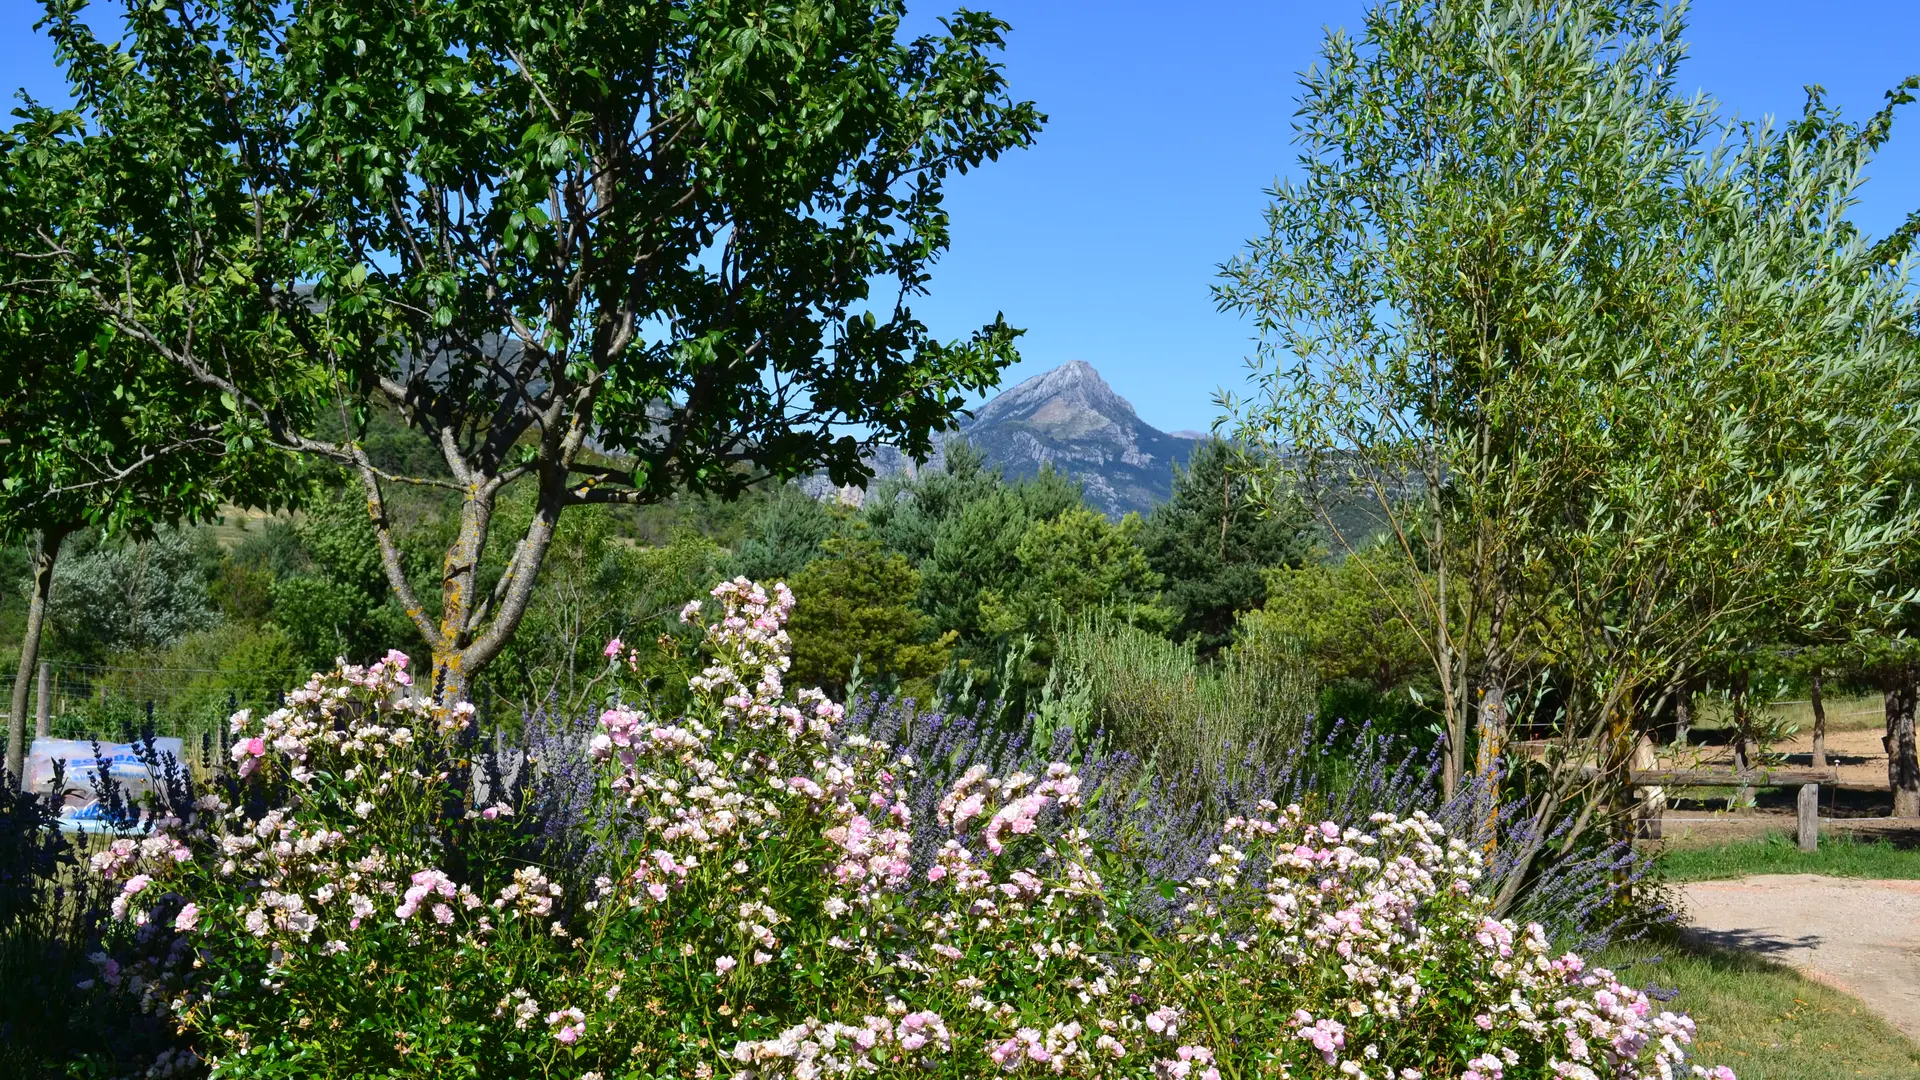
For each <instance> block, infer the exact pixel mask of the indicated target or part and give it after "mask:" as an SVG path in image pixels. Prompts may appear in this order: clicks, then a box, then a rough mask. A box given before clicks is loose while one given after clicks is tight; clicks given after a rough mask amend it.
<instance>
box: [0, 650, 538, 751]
mask: <svg viewBox="0 0 1920 1080" xmlns="http://www.w3.org/2000/svg"><path fill="white" fill-rule="evenodd" d="M49 667H50V669H51V670H50V671H49V673H48V674H49V676H50V677H49V678H48V680H47V682H48V688H47V689H48V693H47V695H46V703H45V705H44V706H42V704H41V702H40V694H39V686H38V683H39V681H40V680H39V678H38V677H37V676H35V677H31V678H29V679H28V680H27V682H28V687H27V690H28V692H27V710H26V730H27V733H28V736H29V737H30V738H31V737H32V736H33V735H35V734H38V733H40V730H41V729H39V728H38V726H37V725H38V721H39V717H40V715H42V713H44V714H45V716H46V718H47V722H46V726H45V729H44V733H45V734H46V735H47V736H49V737H51V738H56V739H99V740H100V741H101V742H127V741H130V740H132V739H133V738H134V737H135V736H137V735H139V734H140V733H142V732H143V731H151V732H152V733H153V734H154V735H156V736H163V737H166V736H170V737H173V738H178V739H181V740H183V741H185V742H186V743H187V745H188V746H189V748H192V747H194V746H195V744H197V743H198V742H200V741H201V740H202V739H203V737H204V736H210V737H211V739H212V742H213V743H214V744H220V743H221V740H222V739H223V738H224V737H225V732H226V730H227V721H228V719H229V718H230V717H232V716H233V714H234V713H235V712H237V711H239V710H241V709H252V710H255V711H256V712H258V711H262V710H270V709H274V708H277V707H279V705H280V704H281V703H282V702H283V701H284V700H285V696H286V693H287V691H288V690H291V689H293V688H295V687H298V686H300V685H302V684H304V683H305V682H306V680H307V677H308V675H309V674H310V673H309V672H307V671H304V670H302V671H293V670H285V671H281V670H276V669H260V670H255V671H245V672H235V671H231V670H220V669H214V668H189V667H125V666H113V665H104V664H75V663H63V662H59V661H53V662H50V664H49ZM15 680H16V676H15V675H14V674H12V673H8V674H5V675H0V724H6V723H10V722H11V720H12V717H11V716H10V715H9V713H10V710H11V703H12V700H13V687H14V682H15ZM486 697H487V700H485V701H478V702H476V703H475V704H476V705H478V706H479V714H480V719H481V720H482V722H483V723H490V722H491V721H492V720H493V719H494V716H495V714H496V713H499V714H500V715H501V716H503V717H504V716H506V712H507V710H506V706H505V703H504V702H501V701H496V700H493V699H492V695H486ZM518 717H519V713H518V712H517V711H515V712H513V714H512V717H509V719H515V718H518Z"/></svg>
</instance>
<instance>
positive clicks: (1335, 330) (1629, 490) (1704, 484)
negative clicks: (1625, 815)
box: [1221, 0, 1920, 887]
mask: <svg viewBox="0 0 1920 1080" xmlns="http://www.w3.org/2000/svg"><path fill="white" fill-rule="evenodd" d="M1683 29H1684V24H1683V12H1681V11H1679V10H1676V9H1673V8H1670V7H1669V6H1667V5H1665V4H1661V3H1655V2H1652V0H1574V2H1571V3H1560V2H1551V3H1549V2H1539V0H1501V2H1497V3H1492V4H1482V3H1477V2H1475V3H1465V2H1457V0H1424V2H1409V3H1385V4H1381V5H1379V6H1377V7H1375V8H1373V9H1372V10H1371V11H1370V12H1369V14H1368V16H1367V19H1366V23H1365V29H1364V32H1363V33H1362V34H1361V35H1360V36H1359V37H1358V38H1357V39H1353V40H1350V39H1348V38H1347V37H1345V36H1344V35H1340V34H1335V35H1333V36H1332V37H1330V38H1329V40H1328V43H1327V46H1326V51H1325V60H1324V62H1323V63H1322V64H1321V65H1320V66H1318V67H1316V68H1315V69H1314V70H1313V71H1312V72H1310V73H1309V75H1308V76H1307V77H1306V82H1305V94H1304V98H1303V101H1302V107H1301V110H1300V113H1299V125H1298V127H1299V131H1300V138H1301V142H1302V144H1303V147H1304V153H1303V155H1302V158H1301V162H1300V177H1301V178H1300V179H1299V180H1298V181H1296V182H1292V183H1289V184H1286V185H1283V186H1282V187H1281V188H1280V189H1278V190H1277V191H1276V192H1275V193H1274V202H1273V204H1272V207H1271V209H1270V210H1269V214H1268V226H1269V228H1268V231H1267V233H1266V235H1264V236H1263V237H1261V238H1260V239H1258V240H1256V241H1255V242H1254V244H1253V245H1252V247H1251V248H1250V249H1249V251H1248V252H1247V253H1246V254H1245V255H1244V256H1243V257H1242V258H1241V259H1240V260H1238V261H1236V262H1235V263H1234V264H1232V265H1231V266H1230V267H1229V268H1228V270H1227V283H1226V284H1225V285H1224V286H1223V288H1222V293H1221V296H1222V300H1223V302H1224V303H1226V304H1228V305H1229V306H1232V307H1235V308H1237V309H1239V310H1242V311H1245V312H1248V313H1250V314H1252V315H1253V316H1254V317H1255V318H1256V319H1257V320H1258V321H1259V324H1260V328H1261V330H1262V333H1263V350H1264V355H1265V356H1266V357H1267V358H1268V360H1269V361H1270V364H1271V366H1270V367H1269V368H1268V369H1267V374H1266V376H1265V379H1264V388H1265V390H1266V391H1267V392H1268V393H1267V395H1266V396H1265V397H1264V398H1262V399H1260V400H1259V402H1258V404H1257V405H1256V406H1254V407H1253V408H1252V409H1251V410H1250V411H1249V412H1248V413H1247V414H1246V418H1247V420H1248V423H1246V425H1245V426H1244V427H1243V429H1242V432H1241V434H1242V436H1243V438H1245V439H1247V440H1249V441H1250V443H1253V444H1256V445H1259V446H1261V447H1264V448H1266V449H1268V450H1269V451H1271V452H1272V453H1274V454H1275V455H1276V456H1278V455H1282V454H1285V455H1287V456H1286V458H1285V460H1286V461H1287V463H1288V464H1290V465H1291V466H1292V467H1293V469H1292V471H1293V473H1294V474H1295V475H1294V477H1293V479H1296V480H1298V479H1300V478H1301V476H1302V475H1304V478H1305V480H1306V481H1307V482H1310V483H1311V482H1329V481H1343V482H1355V483H1358V484H1359V485H1361V486H1363V487H1364V488H1366V489H1367V490H1370V491H1371V492H1372V493H1373V494H1374V495H1375V498H1376V501H1377V502H1378V504H1379V505H1380V506H1381V507H1382V511H1383V513H1385V514H1386V515H1387V516H1388V518H1389V522H1390V525H1391V526H1392V533H1393V537H1394V542H1395V543H1396V544H1397V545H1398V547H1399V549H1400V551H1401V552H1402V555H1403V558H1405V559H1406V560H1407V562H1408V564H1409V567H1410V569H1411V570H1413V571H1417V574H1415V575H1414V576H1412V577H1410V578H1409V580H1412V581H1415V582H1417V583H1418V584H1419V590H1418V597H1419V606H1418V609H1417V610H1416V611H1415V612H1414V613H1412V618H1411V619H1410V622H1411V624H1412V625H1414V626H1415V628H1416V630H1417V632H1418V633H1419V635H1420V637H1421V638H1422V640H1423V641H1424V642H1425V644H1426V646H1427V649H1428V651H1429V652H1430V653H1431V655H1432V656H1433V657H1434V660H1435V669H1436V676H1437V680H1438V683H1439V687H1440V692H1441V702H1440V704H1441V706H1442V708H1443V712H1444V716H1445V720H1446V730H1447V736H1448V744H1449V751H1450V752H1449V755H1448V765H1449V770H1448V771H1449V776H1450V778H1453V779H1457V778H1458V777H1460V776H1461V775H1462V773H1463V772H1464V771H1465V770H1466V767H1467V761H1466V751H1467V746H1468V743H1469V741H1470V739H1469V736H1470V734H1471V729H1473V728H1475V727H1477V729H1478V735H1479V739H1478V744H1479V746H1480V748H1481V758H1480V764H1481V767H1482V768H1486V769H1491V768H1492V767H1493V762H1494V761H1495V760H1497V758H1498V756H1499V751H1500V746H1501V740H1502V738H1503V735H1504V732H1505V730H1506V712H1507V705H1506V702H1507V700H1508V698H1509V697H1510V696H1511V691H1512V689H1513V687H1512V686H1511V685H1510V684H1511V682H1512V680H1513V679H1514V678H1516V677H1517V676H1519V675H1520V674H1522V673H1523V672H1526V671H1528V670H1535V671H1539V670H1545V668H1544V666H1543V665H1551V668H1552V671H1553V673H1554V677H1555V679H1556V680H1557V681H1558V685H1559V686H1560V688H1561V689H1562V690H1563V691H1564V696H1563V698H1562V709H1563V712H1562V716H1561V722H1562V725H1563V726H1562V731H1563V733H1564V734H1565V735H1566V737H1567V738H1568V739H1569V740H1570V741H1571V743H1572V745H1571V746H1570V757H1576V758H1577V757H1581V756H1587V759H1588V760H1593V758H1594V756H1597V758H1598V760H1599V761H1600V763H1601V764H1603V765H1604V766H1605V772H1606V773H1607V775H1608V776H1609V777H1613V778H1617V777H1618V776H1619V775H1621V772H1620V771H1621V770H1623V769H1624V768H1625V767H1626V763H1627V761H1628V756H1629V753H1630V751H1631V743H1632V735H1633V725H1634V723H1635V721H1636V718H1637V717H1638V716H1639V715H1640V714H1641V712H1642V710H1643V709H1644V707H1645V705H1646V702H1647V699H1648V697H1649V695H1651V694H1653V693H1655V692H1657V691H1658V690H1659V688H1660V687H1661V686H1662V685H1664V683H1665V682H1666V680H1667V679H1669V678H1670V677H1671V675H1672V673H1673V672H1675V671H1678V670H1681V669H1682V668H1684V667H1685V666H1686V662H1687V661H1688V659H1689V658H1691V657H1696V656H1699V655H1701V654H1703V653H1705V652H1709V651H1711V650H1712V649H1714V648H1715V647H1716V646H1717V644H1718V643H1720V642H1722V641H1724V640H1725V639H1726V637H1727V635H1729V634H1731V633H1733V632H1735V631H1737V629H1738V628H1739V625H1740V621H1741V618H1742V616H1743V615H1744V614H1745V613H1746V612H1749V611H1752V610H1755V609H1756V608H1757V607H1759V606H1761V605H1765V604H1770V603H1776V602H1778V603H1781V604H1782V605H1783V607H1782V610H1783V611H1786V612H1788V613H1789V617H1791V618H1793V619H1795V620H1796V621H1799V622H1802V623H1810V622H1817V621H1821V620H1824V619H1825V618H1827V617H1828V615H1829V606H1828V601H1827V597H1829V596H1831V595H1832V593H1833V591H1834V590H1835V589H1836V588H1837V586H1838V583H1840V582H1843V581H1846V580H1849V579H1852V578H1854V577H1857V576H1859V575H1862V574H1870V573H1872V572H1873V570H1874V568H1875V567H1877V566H1879V565H1881V564H1882V563H1883V562H1884V561H1885V560H1886V559H1887V558H1888V556H1889V554H1890V552H1892V551H1893V550H1895V549H1897V548H1898V546H1899V545H1901V544H1903V543H1906V542H1908V541H1909V540H1910V539H1911V537H1912V535H1913V532H1912V529H1913V523H1914V522H1913V514H1912V511H1911V505H1910V500H1909V497H1908V496H1907V495H1905V494H1904V493H1903V492H1902V491H1901V490H1900V485H1898V484H1897V483H1896V482H1895V480H1894V477H1893V474H1892V463H1893V462H1895V461H1897V460H1898V459H1899V458H1900V457H1901V456H1902V455H1903V454H1904V453H1905V452H1906V451H1907V450H1908V449H1909V448H1910V447H1911V445H1912V439H1913V428H1914V424H1915V421H1916V414H1915V411H1914V409H1913V408H1912V406H1913V403H1914V401H1915V399H1916V387H1917V386H1920V383H1917V382H1916V365H1915V358H1914V357H1913V355H1912V354H1911V350H1907V349H1905V348H1904V347H1903V346H1899V345H1897V344H1896V341H1895V337H1894V335H1895V333H1896V332H1897V331H1898V329H1899V328H1902V327H1904V326H1906V325H1908V324H1909V322H1910V320H1911V318H1912V312H1913V297H1912V296H1911V295H1910V293H1909V290H1908V288H1907V285H1906V268H1905V267H1904V265H1895V266H1892V267H1889V266H1888V265H1886V264H1885V262H1884V261H1882V260H1876V259H1875V258H1873V257H1872V255H1871V253H1870V250H1869V247H1868V245H1867V244H1866V243H1865V242H1864V241H1863V239H1862V238H1861V237H1859V236H1858V235H1857V234H1856V232H1855V231H1854V230H1853V229H1852V228H1851V227H1850V226H1848V225H1847V223H1846V221H1845V214H1846V211H1847V209H1848V207H1849V206H1850V205H1851V200H1852V195H1853V191H1854V189H1855V187H1856V186H1857V185H1858V183H1859V181H1860V179H1861V176H1862V172H1861V170H1862V167H1863V165H1864V164H1865V162H1866V160H1867V157H1868V153H1869V150H1870V147H1869V146H1868V145H1867V144H1866V142H1865V141H1864V140H1863V139H1861V138H1859V137H1858V132H1854V131H1852V129H1846V130H1841V129H1840V128H1837V127H1834V128H1829V129H1828V130H1827V131H1826V132H1824V133H1821V134H1818V135H1816V136H1813V137H1809V136H1808V135H1807V134H1806V133H1805V132H1804V131H1803V130H1802V129H1799V128H1796V127H1794V126H1789V127H1787V128H1785V129H1781V130H1772V129H1767V128H1753V127H1740V126H1728V125H1725V124H1723V123H1722V122H1721V121H1719V119H1718V118H1717V116H1716V114H1715V112H1714V108H1713V105H1712V103H1711V102H1708V101H1705V100H1702V99H1697V98H1692V97H1686V96H1682V95H1681V94H1680V93H1678V92H1677V90H1676V78H1677V75H1676V72H1677V70H1678V66H1679V62H1680V60H1681V58H1682V55H1683V49H1684V46H1683V43H1682V31H1683ZM1722 137H1724V141H1721V140H1722ZM1564 775H1565V777H1566V778H1567V782H1568V783H1573V782H1574V780H1573V777H1575V776H1576V775H1577V770H1567V771H1566V773H1565V774H1564ZM1551 801H1552V800H1545V801H1543V802H1542V806H1543V807H1544V806H1546V805H1548V803H1550V802H1551ZM1514 885H1515V887H1517V885H1518V882H1517V880H1516V881H1515V882H1514Z"/></svg>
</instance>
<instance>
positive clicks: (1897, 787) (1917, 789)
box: [1881, 666, 1920, 818]
mask: <svg viewBox="0 0 1920 1080" xmlns="http://www.w3.org/2000/svg"><path fill="white" fill-rule="evenodd" d="M1914 676H1915V672H1914V669H1913V668H1912V667H1911V666H1903V667H1901V668H1900V670H1899V671H1898V672H1897V673H1896V674H1895V676H1894V678H1893V679H1892V680H1891V681H1890V682H1888V683H1887V686H1886V689H1885V690H1884V691H1883V696H1884V701H1885V703H1886V711H1887V734H1886V737H1885V738H1884V739H1883V740H1882V743H1881V744H1882V745H1883V746H1885V747H1886V748H1887V786H1888V787H1890V788H1892V789H1893V816H1894V817H1897V818H1913V817H1920V756H1916V754H1915V750H1914V735H1913V710H1914V699H1915V695H1916V688H1915V686H1914Z"/></svg>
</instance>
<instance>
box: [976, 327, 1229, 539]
mask: <svg viewBox="0 0 1920 1080" xmlns="http://www.w3.org/2000/svg"><path fill="white" fill-rule="evenodd" d="M960 432H961V434H962V435H964V436H965V437H966V439H967V440H968V441H969V442H972V443H974V444H975V445H977V446H979V447H980V448H981V449H982V450H983V451H985V452H986V455H987V460H988V461H989V462H991V463H992V464H994V465H997V466H999V467H1000V469H1001V471H1002V472H1004V473H1005V474H1006V475H1007V477H1008V478H1010V479H1011V478H1017V477H1024V476H1032V475H1033V474H1035V473H1037V472H1039V471H1040V469H1041V468H1042V467H1043V466H1047V465H1051V466H1052V467H1053V468H1054V469H1055V470H1056V471H1059V472H1062V473H1065V474H1066V475H1068V476H1070V477H1072V478H1073V479H1075V480H1078V481H1079V482H1080V483H1081V485H1082V486H1083V487H1084V488H1085V490H1086V496H1087V501H1088V502H1089V503H1091V504H1092V505H1094V506H1096V507H1098V508H1100V509H1101V510H1104V511H1106V512H1107V513H1108V514H1110V515H1113V516H1115V517H1117V516H1119V515H1121V514H1124V513H1126V512H1128V511H1130V510H1131V511H1139V512H1141V513H1145V512H1146V511H1147V510H1149V509H1151V508H1152V507H1153V505H1154V504H1155V503H1158V502H1161V501H1163V500H1164V499H1166V498H1167V496H1168V495H1170V494H1171V493H1172V491H1173V466H1174V464H1175V463H1176V462H1180V461H1184V460H1185V459H1186V456H1187V453H1188V451H1189V450H1191V449H1192V447H1193V442H1192V440H1190V439H1184V438H1179V437H1176V436H1173V435H1169V434H1167V433H1166V432H1164V431H1161V430H1160V429H1158V428H1156V427H1153V426H1152V425H1151V424H1148V423H1146V422H1145V421H1143V420H1141V419H1140V416H1139V414H1137V413H1135V412H1134V411H1133V405H1132V404H1130V403H1129V402H1128V401H1127V399H1126V398H1123V397H1121V396H1120V395H1119V394H1117V393H1115V392H1114V390H1113V387H1111V386H1108V385H1107V381H1106V380H1105V379H1102V378H1101V377H1100V373H1099V372H1098V371H1095V370H1094V368H1093V365H1092V364H1089V363H1087V362H1086V361H1085V360H1074V361H1071V362H1069V363H1066V364H1062V365H1061V366H1059V367H1057V368H1054V369H1053V370H1052V371H1048V372H1044V373H1042V374H1039V375H1035V376H1034V377H1033V378H1030V379H1027V380H1026V381H1025V382H1022V383H1020V384H1018V385H1016V386H1013V387H1011V388H1009V389H1008V390H1006V391H1005V392H1003V393H1001V394H1000V395H998V396H997V397H995V398H993V399H992V400H990V401H988V402H987V403H986V404H984V405H982V406H981V407H980V408H978V409H976V410H974V414H973V418H972V419H970V420H968V421H967V422H966V423H964V424H962V425H961V426H960Z"/></svg>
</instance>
